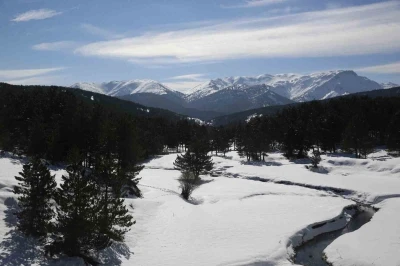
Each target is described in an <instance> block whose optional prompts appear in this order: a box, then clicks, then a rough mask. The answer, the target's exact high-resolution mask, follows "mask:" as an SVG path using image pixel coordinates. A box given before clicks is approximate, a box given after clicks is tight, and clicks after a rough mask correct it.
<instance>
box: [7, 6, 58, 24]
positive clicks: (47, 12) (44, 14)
mask: <svg viewBox="0 0 400 266" xmlns="http://www.w3.org/2000/svg"><path fill="white" fill-rule="evenodd" d="M61 14H62V12H57V11H55V10H51V9H37V10H30V11H27V12H25V13H21V14H18V15H17V16H15V18H13V19H12V20H11V21H15V22H23V21H29V20H40V19H46V18H51V17H54V16H57V15H61Z"/></svg>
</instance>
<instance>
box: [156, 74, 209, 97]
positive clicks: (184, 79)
mask: <svg viewBox="0 0 400 266" xmlns="http://www.w3.org/2000/svg"><path fill="white" fill-rule="evenodd" d="M207 80H208V79H207V78H206V75H205V74H200V73H198V74H186V75H180V76H175V77H170V78H168V79H167V81H166V82H163V84H165V85H167V86H168V87H170V88H172V89H174V90H177V91H180V92H183V93H189V92H190V91H191V90H192V89H193V88H194V87H196V86H198V85H200V84H202V83H204V82H206V81H207Z"/></svg>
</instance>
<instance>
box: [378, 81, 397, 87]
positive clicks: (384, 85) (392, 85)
mask: <svg viewBox="0 0 400 266" xmlns="http://www.w3.org/2000/svg"><path fill="white" fill-rule="evenodd" d="M380 85H381V86H382V88H383V89H391V88H395V87H399V86H400V85H399V84H396V83H393V82H385V83H381V84H380Z"/></svg>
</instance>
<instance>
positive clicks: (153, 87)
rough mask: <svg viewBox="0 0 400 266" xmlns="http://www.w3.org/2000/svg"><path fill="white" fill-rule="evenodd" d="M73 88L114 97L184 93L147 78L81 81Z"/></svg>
mask: <svg viewBox="0 0 400 266" xmlns="http://www.w3.org/2000/svg"><path fill="white" fill-rule="evenodd" d="M71 88H78V89H82V90H86V91H92V92H97V93H102V94H106V95H109V96H114V97H118V96H123V95H129V94H136V93H152V94H157V95H165V94H174V95H176V96H177V97H181V98H182V97H183V94H182V93H180V92H178V91H174V90H171V89H170V88H168V87H167V86H165V85H163V84H161V83H159V82H157V81H154V80H147V79H143V80H141V79H134V80H128V81H110V82H103V83H90V82H80V83H75V84H74V85H72V86H71Z"/></svg>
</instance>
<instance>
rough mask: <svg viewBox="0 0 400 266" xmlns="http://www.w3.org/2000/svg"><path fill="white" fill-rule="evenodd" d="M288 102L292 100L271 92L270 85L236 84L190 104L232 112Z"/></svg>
mask: <svg viewBox="0 0 400 266" xmlns="http://www.w3.org/2000/svg"><path fill="white" fill-rule="evenodd" d="M289 103H293V101H291V100H289V99H287V98H285V97H283V96H281V95H279V94H277V93H275V92H273V91H272V87H270V86H267V85H264V84H261V85H253V86H249V85H244V84H236V85H232V86H229V87H226V88H224V89H221V90H219V91H217V92H214V93H208V94H207V95H205V96H203V97H201V98H198V99H196V100H192V101H191V102H190V106H191V107H193V108H196V109H199V110H207V111H216V112H223V113H232V112H240V111H244V110H248V109H254V108H259V107H266V106H272V105H283V104H289Z"/></svg>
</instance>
